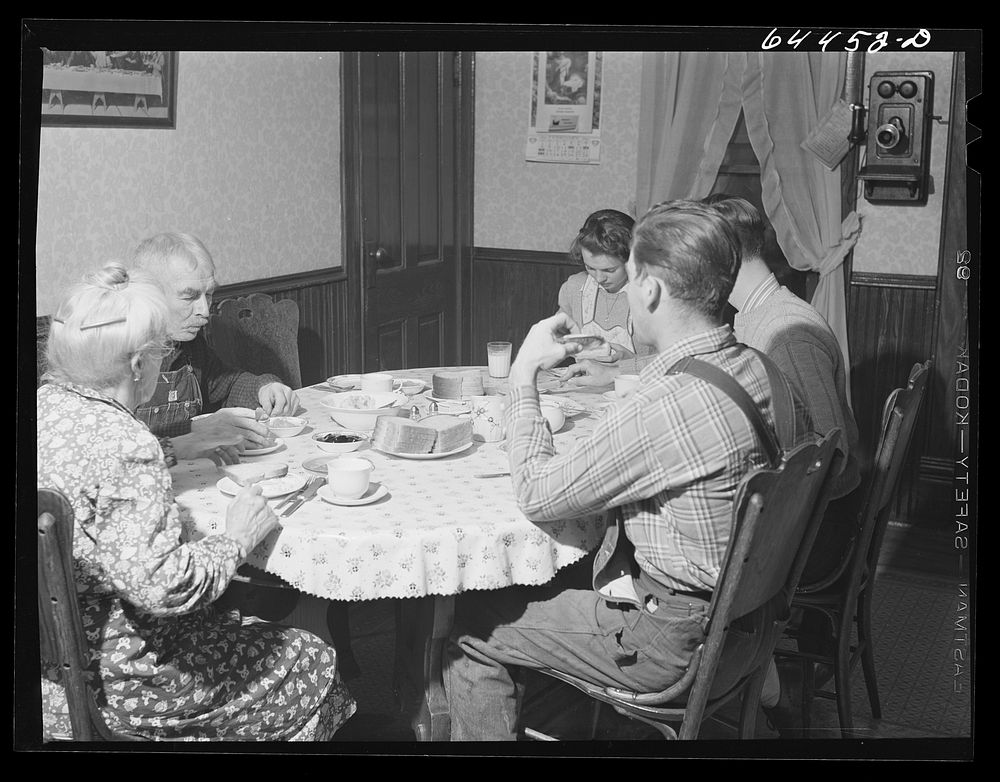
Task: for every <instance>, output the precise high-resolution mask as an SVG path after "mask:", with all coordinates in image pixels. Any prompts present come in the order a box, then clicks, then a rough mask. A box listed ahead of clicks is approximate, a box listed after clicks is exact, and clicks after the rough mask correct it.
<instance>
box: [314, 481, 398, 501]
mask: <svg viewBox="0 0 1000 782" xmlns="http://www.w3.org/2000/svg"><path fill="white" fill-rule="evenodd" d="M388 493H389V490H388V489H387V488H385V484H384V483H373V484H371V485H369V487H368V491H367V492H365V493H364V495H362V496H361V497H358V498H357V499H356V500H349V499H347V498H345V497H338V496H337V495H336V494H334V493H333V489H331V488H330V487H329V486H320V487H319V491H317V492H316V494H318V495H319V496H320V497H321V498H322V499H324V500H326V501H327V502H332V503H333V504H334V505H367V504H368V503H370V502H375V501H376V500H380V499H382V498H383V497H384V496H385V495H387V494H388Z"/></svg>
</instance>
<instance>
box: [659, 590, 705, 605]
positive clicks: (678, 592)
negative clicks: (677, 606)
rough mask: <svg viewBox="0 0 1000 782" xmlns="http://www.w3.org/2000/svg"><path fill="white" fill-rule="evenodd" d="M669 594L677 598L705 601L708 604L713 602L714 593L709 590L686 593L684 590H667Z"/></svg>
mask: <svg viewBox="0 0 1000 782" xmlns="http://www.w3.org/2000/svg"><path fill="white" fill-rule="evenodd" d="M667 594H668V595H676V596H677V597H693V598H695V599H696V600H704V601H705V602H706V603H711V602H712V593H711V592H709V591H707V590H700V591H697V592H685V591H684V590H683V589H667Z"/></svg>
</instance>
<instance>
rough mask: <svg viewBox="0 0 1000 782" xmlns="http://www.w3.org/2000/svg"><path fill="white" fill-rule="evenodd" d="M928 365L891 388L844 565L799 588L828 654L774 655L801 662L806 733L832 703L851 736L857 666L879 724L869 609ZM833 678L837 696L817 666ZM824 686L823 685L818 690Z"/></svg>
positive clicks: (799, 603)
mask: <svg viewBox="0 0 1000 782" xmlns="http://www.w3.org/2000/svg"><path fill="white" fill-rule="evenodd" d="M930 364H931V362H930V361H927V362H925V363H923V364H914V365H913V368H912V370H911V371H910V377H909V380H908V382H907V385H906V388H896V389H894V390H893V391H892V392H891V393H890V394H889V396H888V397H887V398H886V400H885V405H884V407H883V409H882V427H881V435H880V436H879V439H878V443H877V445H876V448H875V458H874V461H873V462H872V472H871V475H870V476H869V479H868V484H867V486H866V488H865V496H864V501H863V503H862V506H861V511H860V513H859V516H858V521H857V534H856V536H855V538H854V541H853V543H852V545H851V547H850V548H849V550H848V552H847V554H846V555H845V557H844V558H843V560H842V561H841V564H840V566H839V567H838V568H836V570H835V571H834V572H833V573H831V574H830V575H829V576H827V577H825V578H824V579H823V580H822V581H819V582H816V583H811V584H800V585H799V587H798V590H797V592H796V594H795V596H794V597H793V599H792V606H793V607H798V608H802V609H805V610H807V611H818V612H820V613H822V614H823V615H824V616H825V617H826V618H827V621H828V622H829V624H830V627H831V629H832V632H833V644H834V647H833V653H832V654H823V653H821V652H816V651H803V650H801V649H799V650H794V649H785V648H779V649H778V650H777V652H776V654H777V655H778V656H779V657H786V658H788V657H791V658H796V659H799V660H801V662H802V666H803V688H802V726H803V729H804V730H805V731H808V729H809V724H810V721H809V711H810V707H811V703H812V699H813V697H814V696H821V697H824V698H829V699H834V700H836V701H837V712H838V716H839V719H840V730H841V735H842V736H843V737H844V738H849V737H851V735H852V732H853V727H854V726H853V722H852V716H851V682H850V676H851V671H852V670H853V669H854V667H855V666H856V665H857V663H858V662H859V661H860V662H861V667H862V670H863V671H864V677H865V686H866V688H867V690H868V700H869V703H870V704H871V709H872V715H873V716H874V717H875V718H876V719H879V718H881V716H882V707H881V704H880V702H879V696H878V681H877V679H876V675H875V658H874V655H873V652H872V635H871V604H872V593H873V591H874V586H875V570H876V567H877V565H878V558H879V552H880V550H881V548H882V540H883V537H884V536H885V530H886V526H887V524H888V522H889V507H890V505H891V503H892V499H893V497H894V495H895V493H896V490H897V488H898V486H899V477H900V473H901V472H902V468H903V465H904V463H905V461H906V451H907V448H908V447H909V444H910V440H911V439H912V435H913V428H914V424H915V421H916V418H917V414H918V412H919V411H920V405H921V402H922V400H923V396H924V391H925V388H926V386H927V377H928V375H929V374H930ZM852 625H855V626H856V628H857V644H856V645H853V646H852V645H851V628H852ZM816 664H820V665H823V666H825V667H826V668H827V669H828V670H831V671H832V674H833V681H834V687H835V691H834V692H830V691H827V690H822V689H819V690H817V689H815V683H814V672H815V665H816ZM823 683H824V682H820V686H822V684H823Z"/></svg>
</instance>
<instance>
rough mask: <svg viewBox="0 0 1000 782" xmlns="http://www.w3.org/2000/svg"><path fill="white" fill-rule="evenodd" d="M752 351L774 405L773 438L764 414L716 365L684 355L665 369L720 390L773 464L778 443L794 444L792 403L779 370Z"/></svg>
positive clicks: (778, 457)
mask: <svg viewBox="0 0 1000 782" xmlns="http://www.w3.org/2000/svg"><path fill="white" fill-rule="evenodd" d="M754 352H755V353H757V356H758V357H759V358H760V359H761V361H762V363H763V364H764V367H765V369H766V370H767V379H768V383H769V385H770V387H771V403H772V405H773V407H774V418H775V422H776V424H777V430H778V436H777V437H775V434H774V432H772V431H771V427H769V426H768V425H767V422H766V421H765V420H764V416H763V415H761V413H760V410H758V409H757V406H756V405H755V404H754V401H753V399H752V398H751V397H750V394H748V393H747V392H746V389H744V388H743V386H741V385H740V384H739V383H737V382H736V380H734V379H733V377H732V375H730V374H728V373H727V372H724V371H722V370H721V369H719V368H718V367H717V366H714V365H713V364H709V363H707V362H705V361H701V360H699V359H697V358H694V357H693V356H685V357H684V358H682V359H680V360H679V361H677V363H675V364H674V365H673V366H672V367H670V369H668V370H667V374H668V375H679V374H682V373H686V374H689V375H694V376H695V377H697V378H700V379H702V380H704V381H705V382H706V383H711V384H712V385H714V386H715V387H717V388H718V389H719V390H720V391H722V392H724V393H725V394H726V395H727V396H728V397H729V398H730V399H732V400H733V402H734V403H735V404H736V406H737V407H739V408H740V410H742V411H743V415H745V416H746V417H747V420H748V421H749V422H750V424H751V425H752V426H753V428H754V431H755V432H756V433H757V439H758V440H760V442H761V444H762V446H763V447H764V450H765V452H766V453H767V456H768V460H769V461H770V463H771V464H772V465H777V464H779V463H780V461H781V451H782V445H784V447H785V448H791V447H792V445H793V444H794V443H793V442H792V440H793V438H794V431H795V427H794V423H793V415H794V413H793V404H792V400H791V396H790V393H789V391H788V387H787V384H786V383H785V381H784V379H783V378H782V377H781V374H780V373H781V370H779V369H778V368H777V367H776V366H774V363H773V362H772V361H771V360H770V359H769V358H767V357H766V356H764V355H763V354H761V353H759V352H758V351H754Z"/></svg>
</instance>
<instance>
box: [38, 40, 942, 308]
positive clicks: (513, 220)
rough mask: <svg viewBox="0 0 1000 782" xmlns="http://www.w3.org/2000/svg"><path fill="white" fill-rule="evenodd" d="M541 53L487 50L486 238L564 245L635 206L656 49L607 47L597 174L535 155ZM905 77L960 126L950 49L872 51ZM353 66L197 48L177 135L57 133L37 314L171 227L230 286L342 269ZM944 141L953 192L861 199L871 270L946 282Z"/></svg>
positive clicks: (478, 220)
mask: <svg viewBox="0 0 1000 782" xmlns="http://www.w3.org/2000/svg"><path fill="white" fill-rule="evenodd" d="M531 56H532V55H531V52H478V53H477V55H476V134H475V176H476V181H475V221H474V231H475V235H474V241H475V243H476V244H477V245H479V246H484V247H501V248H508V249H529V250H541V251H550V252H564V251H565V250H566V249H567V248H568V246H569V243H570V241H571V240H572V238H573V236H574V234H575V232H576V230H577V228H578V227H579V226H580V225H581V224H582V223H583V220H584V218H585V217H586V216H587V215H588V214H589V213H590V212H592V211H594V210H595V209H600V208H606V207H611V208H616V209H621V210H623V211H626V212H630V213H631V212H633V211H634V207H633V204H634V192H635V177H636V160H637V157H636V156H637V148H636V144H637V138H638V119H639V100H640V96H639V84H640V76H641V53H640V52H605V55H604V95H603V101H604V102H603V110H602V120H601V139H602V146H603V150H602V153H601V162H600V165H596V166H590V165H571V164H553V163H529V162H527V161H525V159H524V147H525V135H526V132H527V126H528V112H529V100H530V93H529V91H530V86H531V84H530V82H531ZM901 69H920V70H928V69H930V70H933V71H934V72H935V85H934V86H935V100H934V105H935V109H934V113H935V114H939V115H941V116H942V117H943V118H944V120H947V119H948V116H947V115H948V111H949V102H950V92H951V84H950V81H951V70H952V55H951V54H949V53H941V52H919V53H906V54H903V53H892V54H885V53H879V54H873V55H869V56H868V57H867V71H868V74H869V75H870V73H872V72H874V71H875V70H901ZM339 72H340V56H339V54H338V53H336V52H333V53H329V52H328V53H306V52H181V54H180V66H179V81H178V111H177V127H176V129H174V130H159V129H157V130H133V129H97V128H42V131H41V142H40V149H39V185H38V187H39V189H38V229H37V235H36V244H35V248H36V254H37V257H36V271H37V278H36V297H37V301H36V312H37V314H40V315H41V314H47V313H50V312H51V311H52V309H53V308H54V307H55V304H56V302H57V300H58V297H59V295H60V293H61V291H62V290H63V289H65V288H66V287H67V286H68V285H70V284H72V283H74V282H76V281H77V280H78V279H79V278H80V275H81V274H82V273H83V272H84V271H87V270H89V269H91V268H93V267H94V266H96V265H98V264H99V263H101V262H102V261H104V260H106V259H108V258H113V257H120V256H122V255H124V254H125V253H127V251H128V250H129V248H130V247H132V246H133V245H134V244H135V243H136V242H137V241H139V240H140V239H141V238H143V237H144V236H146V235H149V234H151V233H155V232H157V231H163V230H184V231H189V232H191V233H194V234H197V235H198V236H200V237H201V238H202V239H203V240H204V241H205V243H206V244H207V245H208V247H209V249H210V250H211V252H212V253H213V255H214V256H215V258H216V260H217V262H218V265H219V275H218V276H219V282H220V283H222V284H227V283H235V282H242V281H246V280H253V279H258V278H265V277H270V276H274V275H278V274H289V273H295V272H303V271H312V270H316V269H322V268H328V267H331V266H339V265H340V264H341V261H342V259H341V258H340V248H341V237H342V229H341V194H340V82H339ZM865 84H866V85H867V75H866V79H865ZM932 133H933V136H932V152H931V174H932V176H933V178H934V180H935V184H936V187H937V192H934V193H932V194H931V196H930V199H929V202H928V204H927V206H925V207H918V208H904V207H886V206H873V205H871V204H869V203H868V202H867V201H865V200H864V199H863V198H860V199H859V209H860V210H861V213H862V215H863V218H864V220H865V226H864V231H863V232H862V236H861V239H860V241H859V242H858V245H857V248H856V250H855V256H854V268H855V269H856V270H858V271H871V272H874V271H878V272H884V273H902V274H930V275H934V274H936V272H937V255H938V241H939V233H940V220H941V187H942V185H943V182H944V167H945V159H946V151H947V150H946V145H947V126H946V125H944V124H941V123H940V122H936V123H934V125H933V131H932ZM900 248H906V251H905V252H901V251H900Z"/></svg>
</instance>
